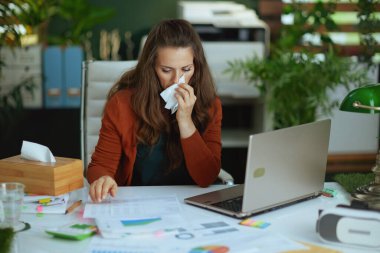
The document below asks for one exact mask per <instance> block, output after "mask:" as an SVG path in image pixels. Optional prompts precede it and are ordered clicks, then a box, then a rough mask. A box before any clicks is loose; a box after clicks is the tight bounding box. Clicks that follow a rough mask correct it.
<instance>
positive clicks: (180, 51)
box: [87, 20, 222, 202]
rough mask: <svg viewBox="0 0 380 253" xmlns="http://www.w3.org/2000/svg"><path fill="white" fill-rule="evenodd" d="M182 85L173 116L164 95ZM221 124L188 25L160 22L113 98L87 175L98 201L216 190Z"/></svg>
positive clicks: (177, 91) (199, 49)
mask: <svg viewBox="0 0 380 253" xmlns="http://www.w3.org/2000/svg"><path fill="white" fill-rule="evenodd" d="M180 79H185V80H184V83H181V84H179V85H178V87H177V88H176V89H175V98H176V99H177V102H178V108H177V111H176V112H175V113H172V112H171V110H168V109H166V108H165V101H164V100H163V99H162V98H161V96H160V93H161V92H162V91H164V90H165V89H167V88H168V87H170V86H171V85H173V84H175V83H178V82H179V81H180ZM221 120H222V107H221V102H220V100H219V98H217V96H216V92H215V86H214V82H213V80H212V77H211V74H210V70H209V67H208V65H207V62H206V59H205V56H204V52H203V48H202V44H201V41H200V38H199V36H198V34H197V33H196V31H195V30H194V29H193V28H192V26H191V24H190V23H188V22H187V21H184V20H166V21H162V22H160V23H159V24H158V25H156V26H155V27H154V28H153V29H152V30H151V32H150V33H149V35H148V38H147V40H146V42H145V45H144V48H143V51H142V53H141V56H140V59H139V61H138V64H137V66H136V68H135V69H132V70H130V71H128V72H126V73H125V74H124V75H123V76H122V77H121V78H120V80H119V81H118V82H117V83H116V84H115V85H114V86H113V87H112V88H111V90H110V93H109V95H108V101H107V103H106V106H105V109H104V115H103V119H102V127H101V130H100V135H99V141H98V144H97V146H96V148H95V152H94V154H93V155H92V160H91V163H90V164H89V166H88V172H87V179H88V181H89V183H90V184H91V186H90V196H91V198H92V200H93V201H96V202H100V201H102V200H103V199H104V198H105V197H106V196H107V194H108V193H110V194H111V196H115V194H116V191H117V186H118V185H120V186H124V185H170V184H172V185H180V184H197V185H199V186H201V187H207V186H208V185H210V184H212V183H213V182H214V181H215V180H216V178H217V176H218V173H219V170H220V165H221V162H220V160H221Z"/></svg>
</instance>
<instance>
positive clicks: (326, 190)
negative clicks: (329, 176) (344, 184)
mask: <svg viewBox="0 0 380 253" xmlns="http://www.w3.org/2000/svg"><path fill="white" fill-rule="evenodd" d="M336 194H337V191H336V190H334V189H329V188H324V189H323V191H322V195H323V196H326V197H335V196H336Z"/></svg>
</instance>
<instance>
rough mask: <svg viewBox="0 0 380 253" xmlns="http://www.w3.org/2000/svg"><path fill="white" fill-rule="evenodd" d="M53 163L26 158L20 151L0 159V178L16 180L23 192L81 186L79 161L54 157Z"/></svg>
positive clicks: (55, 191) (49, 191)
mask: <svg viewBox="0 0 380 253" xmlns="http://www.w3.org/2000/svg"><path fill="white" fill-rule="evenodd" d="M55 159H56V162H55V163H45V162H37V161H31V160H26V159H24V158H21V156H20V155H18V156H12V157H8V158H5V159H2V160H0V182H19V183H23V184H24V185H25V192H26V193H32V194H38V195H53V196H57V195H61V194H64V193H67V192H70V191H73V190H75V189H79V188H82V187H83V162H82V161H81V160H79V159H72V158H63V157H55Z"/></svg>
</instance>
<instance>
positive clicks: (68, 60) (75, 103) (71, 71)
mask: <svg viewBox="0 0 380 253" xmlns="http://www.w3.org/2000/svg"><path fill="white" fill-rule="evenodd" d="M82 61H83V50H82V48H81V47H79V46H72V47H67V48H66V49H65V51H64V54H63V70H64V75H63V91H64V92H63V98H64V107H68V108H77V107H80V91H81V80H82Z"/></svg>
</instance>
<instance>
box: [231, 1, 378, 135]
mask: <svg viewBox="0 0 380 253" xmlns="http://www.w3.org/2000/svg"><path fill="white" fill-rule="evenodd" d="M335 2H336V1H329V2H322V1H318V2H316V3H315V4H314V5H313V7H312V8H310V9H305V8H302V6H301V4H300V3H297V2H295V1H293V2H292V4H289V5H286V6H285V7H284V9H283V13H284V14H292V16H293V23H292V24H290V25H283V26H282V27H281V35H280V36H279V39H278V40H276V41H275V42H274V43H273V44H272V45H271V53H270V55H269V57H268V58H264V59H260V58H258V57H256V56H253V57H250V58H247V59H246V60H236V61H232V62H230V63H229V68H228V69H227V70H226V72H228V73H230V74H231V75H232V77H237V76H240V75H243V76H244V77H245V78H246V79H247V80H248V81H249V82H250V83H251V84H253V85H255V86H256V87H257V88H258V90H259V91H260V94H261V96H262V97H263V98H264V99H265V104H266V106H267V108H268V112H269V113H270V114H271V117H272V120H271V122H272V124H273V128H274V129H278V128H283V127H289V126H293V125H299V124H303V123H308V122H312V121H315V120H316V119H317V118H318V117H319V116H321V115H329V114H330V113H331V112H332V110H333V109H334V108H336V107H337V106H338V100H337V99H331V96H329V94H330V93H332V92H334V91H335V90H336V89H337V88H339V87H345V88H346V89H349V88H352V84H355V85H356V86H360V85H363V84H365V83H366V82H368V79H367V72H368V69H367V68H363V67H359V64H358V62H357V61H354V60H352V59H351V58H348V57H341V56H340V54H339V53H340V48H339V47H337V46H336V45H335V44H334V42H333V41H332V39H331V37H330V36H329V31H332V30H337V29H338V26H337V24H336V22H335V21H334V20H333V18H332V15H333V14H334V13H335V9H336V3H335ZM361 2H363V1H361ZM365 2H368V1H365ZM358 4H359V3H358ZM358 6H359V5H358ZM359 7H360V6H359ZM366 8H367V6H366ZM373 8H375V6H373ZM373 11H374V9H370V10H368V9H366V11H365V13H364V14H363V16H365V17H366V18H363V20H366V19H371V18H372V16H373V15H372V12H373ZM361 13H363V12H359V15H361ZM371 20H372V19H371ZM363 22H364V21H363ZM371 22H373V21H371ZM376 22H378V21H376ZM369 24H370V23H368V22H364V23H363V24H362V31H364V30H365V29H367V30H368V27H367V28H364V27H365V26H370V25H369ZM367 30H366V31H367ZM318 33H319V42H318V43H317V44H316V43H315V42H314V40H313V39H310V38H315V35H316V34H318ZM308 38H309V39H308ZM375 42H376V40H375ZM363 43H373V41H372V40H365V41H364V42H363ZM364 53H365V52H363V55H364ZM366 53H367V54H368V55H367V56H366V57H361V59H362V60H366V61H368V62H371V59H372V57H373V55H374V53H375V52H372V51H367V52H366ZM369 64H370V63H369ZM350 85H351V86H350Z"/></svg>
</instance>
